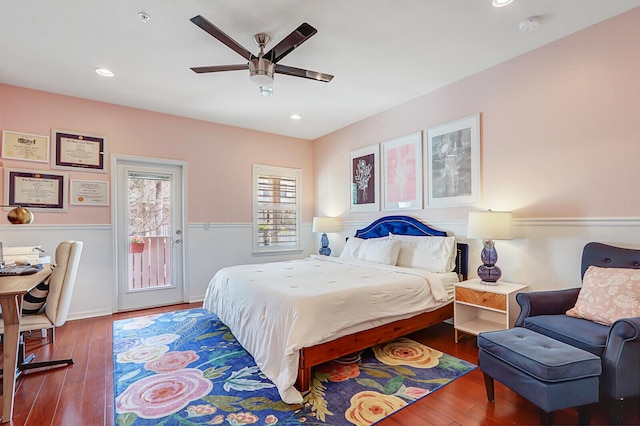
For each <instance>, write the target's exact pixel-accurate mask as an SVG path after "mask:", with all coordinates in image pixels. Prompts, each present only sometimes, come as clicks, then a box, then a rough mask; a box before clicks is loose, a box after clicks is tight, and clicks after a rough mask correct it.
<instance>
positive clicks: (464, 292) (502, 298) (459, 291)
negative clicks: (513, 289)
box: [456, 287, 507, 311]
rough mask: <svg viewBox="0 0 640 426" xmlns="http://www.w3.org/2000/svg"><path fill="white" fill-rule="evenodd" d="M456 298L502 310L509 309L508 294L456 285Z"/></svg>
mask: <svg viewBox="0 0 640 426" xmlns="http://www.w3.org/2000/svg"><path fill="white" fill-rule="evenodd" d="M456 300H457V301H458V302H465V303H470V304H472V305H478V306H485V307H487V308H493V309H499V310H501V311H506V310H507V296H506V295H504V294H496V293H491V292H487V291H477V290H471V289H468V288H462V287H456Z"/></svg>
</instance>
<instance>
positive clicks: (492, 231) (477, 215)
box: [467, 210, 512, 285]
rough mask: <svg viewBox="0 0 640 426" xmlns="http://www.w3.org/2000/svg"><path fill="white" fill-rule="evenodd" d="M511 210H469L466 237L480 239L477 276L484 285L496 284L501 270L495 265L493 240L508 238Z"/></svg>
mask: <svg viewBox="0 0 640 426" xmlns="http://www.w3.org/2000/svg"><path fill="white" fill-rule="evenodd" d="M511 219H512V215H511V212H494V211H491V210H489V211H486V212H469V220H468V224H467V226H468V228H467V238H479V239H482V240H483V241H482V246H483V248H482V253H481V254H480V259H482V265H480V266H479V267H478V277H479V278H480V279H481V280H482V283H483V284H486V285H498V280H499V279H500V277H501V276H502V271H501V270H500V268H498V267H497V266H496V262H497V261H498V252H497V251H496V247H495V242H494V240H510V239H511V238H512V235H511Z"/></svg>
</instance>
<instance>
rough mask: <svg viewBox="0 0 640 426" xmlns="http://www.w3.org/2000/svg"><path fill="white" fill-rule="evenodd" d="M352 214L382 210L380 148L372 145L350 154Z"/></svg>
mask: <svg viewBox="0 0 640 426" xmlns="http://www.w3.org/2000/svg"><path fill="white" fill-rule="evenodd" d="M349 158H350V164H351V191H350V198H351V203H350V204H351V208H350V210H351V211H352V212H375V211H378V210H380V195H379V194H380V189H379V188H380V147H379V145H370V146H367V147H364V148H360V149H356V150H354V151H351V152H350V153H349Z"/></svg>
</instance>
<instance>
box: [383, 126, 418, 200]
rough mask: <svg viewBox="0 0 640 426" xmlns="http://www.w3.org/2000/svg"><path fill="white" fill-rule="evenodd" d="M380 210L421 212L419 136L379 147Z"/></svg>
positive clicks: (397, 140) (411, 135) (399, 139)
mask: <svg viewBox="0 0 640 426" xmlns="http://www.w3.org/2000/svg"><path fill="white" fill-rule="evenodd" d="M382 182H383V184H382V193H383V196H382V200H383V210H419V209H422V193H423V191H422V132H416V133H412V134H410V135H406V136H402V137H399V138H396V139H392V140H390V141H387V142H384V143H383V144H382Z"/></svg>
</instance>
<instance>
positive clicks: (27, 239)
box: [0, 223, 320, 319]
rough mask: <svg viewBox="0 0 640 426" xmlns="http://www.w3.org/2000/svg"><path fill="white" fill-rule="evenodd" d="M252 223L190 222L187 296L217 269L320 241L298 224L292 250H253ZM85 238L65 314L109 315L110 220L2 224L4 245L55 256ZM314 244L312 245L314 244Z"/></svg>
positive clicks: (195, 296) (112, 298)
mask: <svg viewBox="0 0 640 426" xmlns="http://www.w3.org/2000/svg"><path fill="white" fill-rule="evenodd" d="M205 228H208V230H205ZM251 232H252V224H250V223H246V224H209V225H208V226H207V227H205V225H204V224H191V225H189V226H188V232H187V238H186V240H187V241H186V244H187V246H186V259H185V268H186V271H185V275H186V286H187V292H186V296H185V298H186V300H187V301H189V302H198V301H201V300H203V298H204V293H205V291H206V289H207V285H208V284H209V281H210V280H211V277H213V275H214V274H215V273H216V271H218V270H219V269H221V268H223V267H225V266H230V265H238V264H243V263H259V262H272V261H279V260H288V259H294V258H301V257H306V256H309V255H310V254H311V253H316V252H317V249H318V247H319V246H320V243H319V239H320V237H319V236H317V239H318V242H316V241H315V237H316V235H315V234H313V233H312V232H311V223H303V224H302V248H303V250H302V251H300V252H297V253H294V254H291V255H260V256H253V254H252V239H251ZM68 239H70V240H79V241H84V247H83V251H82V257H81V261H80V268H79V270H78V277H77V280H76V285H75V288H74V291H73V297H72V299H71V307H70V308H69V319H79V318H88V317H95V316H101V315H109V314H111V313H113V312H115V310H116V309H117V304H116V293H115V280H116V274H115V271H114V270H113V266H114V260H113V259H114V247H113V233H112V227H111V225H33V224H32V225H20V226H16V225H13V226H12V225H1V226H0V242H2V244H3V245H4V246H7V247H12V246H32V245H39V246H42V248H43V249H45V250H46V254H50V255H51V256H52V259H53V256H54V253H55V249H56V247H57V246H58V243H59V242H60V241H63V240H68ZM316 246H317V247H316Z"/></svg>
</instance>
